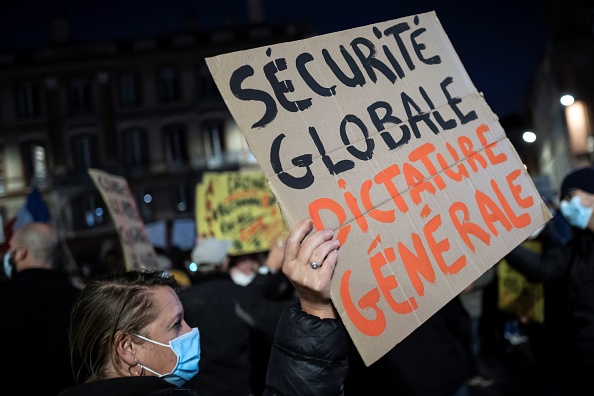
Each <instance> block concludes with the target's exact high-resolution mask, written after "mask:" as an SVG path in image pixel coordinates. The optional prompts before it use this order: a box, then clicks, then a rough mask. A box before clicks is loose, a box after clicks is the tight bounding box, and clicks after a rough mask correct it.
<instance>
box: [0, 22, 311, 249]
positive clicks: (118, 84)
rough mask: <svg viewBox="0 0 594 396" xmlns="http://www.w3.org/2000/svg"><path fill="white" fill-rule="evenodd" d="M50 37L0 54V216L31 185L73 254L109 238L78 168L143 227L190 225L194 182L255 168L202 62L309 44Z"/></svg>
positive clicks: (225, 31) (195, 33) (290, 29)
mask: <svg viewBox="0 0 594 396" xmlns="http://www.w3.org/2000/svg"><path fill="white" fill-rule="evenodd" d="M52 29H53V31H52V32H53V33H52V45H51V46H48V47H47V48H39V49H36V50H29V51H21V52H14V53H7V54H2V55H0V214H1V215H2V219H3V222H4V223H6V222H7V221H9V220H10V219H11V218H13V217H14V216H15V214H16V212H17V210H18V209H19V208H20V207H21V206H22V205H23V203H24V200H25V198H26V196H27V194H28V193H29V191H30V190H31V188H32V186H37V188H38V189H39V190H40V191H41V192H42V195H43V197H44V199H45V201H46V202H47V203H48V206H49V209H50V212H51V214H52V219H53V221H54V223H55V224H56V226H57V227H58V229H59V232H60V235H61V236H62V237H63V238H64V240H66V241H68V242H69V244H71V245H72V244H74V245H76V243H77V242H80V243H82V245H85V246H86V245H88V243H86V244H85V243H83V241H85V240H86V241H87V242H89V241H90V242H91V243H93V242H96V241H97V237H101V236H105V235H114V233H115V230H114V227H113V223H112V222H111V219H110V216H109V214H108V210H107V208H106V206H105V204H104V203H103V201H102V199H101V197H100V195H99V192H98V190H97V189H96V188H95V186H94V184H93V182H92V180H91V178H90V177H89V175H88V173H87V170H88V169H89V168H97V169H101V170H104V171H106V172H109V173H112V174H117V175H120V176H123V177H125V178H126V179H127V180H128V183H129V185H130V189H131V191H132V192H133V195H134V197H135V200H136V203H137V205H138V209H139V212H140V215H141V217H142V218H143V220H144V222H145V224H147V223H151V222H154V221H160V220H164V221H166V222H168V224H171V222H174V221H175V220H177V219H188V218H194V206H195V204H194V199H195V194H194V190H195V186H196V184H197V183H198V182H199V181H200V179H201V175H202V173H203V172H204V171H213V170H215V171H217V170H233V169H240V168H245V167H254V166H256V167H257V164H256V162H255V160H254V158H253V156H252V155H251V152H250V150H249V147H247V144H246V142H245V140H244V138H243V136H242V134H241V133H240V131H239V130H238V128H237V126H236V124H235V122H234V121H233V119H232V117H231V115H230V113H229V111H228V110H227V107H226V105H225V103H224V102H223V100H222V98H221V96H220V94H219V92H218V89H217V88H216V86H215V84H214V81H213V79H212V77H211V75H210V72H209V70H208V68H207V66H206V63H205V58H207V57H210V56H215V55H217V54H220V53H228V52H233V51H237V50H241V49H247V48H255V47H260V46H265V45H270V44H274V43H278V42H286V41H292V40H297V39H302V38H305V37H308V36H311V35H313V34H315V31H314V29H313V28H312V26H311V25H309V24H299V23H297V24H290V25H282V26H273V25H269V24H266V23H252V24H249V25H246V26H227V27H224V28H221V29H217V30H212V31H200V30H197V29H188V30H186V31H183V32H180V33H179V34H176V35H171V36H165V37H147V38H143V39H135V40H121V41H113V42H101V43H84V44H75V43H72V42H70V40H69V39H68V21H67V20H56V21H54V25H53V26H52ZM74 250H76V248H74Z"/></svg>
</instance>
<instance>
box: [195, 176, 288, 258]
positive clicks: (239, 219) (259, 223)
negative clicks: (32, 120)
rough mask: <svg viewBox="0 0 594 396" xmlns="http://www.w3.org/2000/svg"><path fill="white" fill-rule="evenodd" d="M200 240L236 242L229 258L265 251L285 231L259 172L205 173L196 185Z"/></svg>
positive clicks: (272, 198) (281, 219)
mask: <svg viewBox="0 0 594 396" xmlns="http://www.w3.org/2000/svg"><path fill="white" fill-rule="evenodd" d="M196 227H197V232H198V235H199V237H201V238H205V237H214V238H218V239H227V240H230V241H232V242H233V244H232V246H231V248H230V249H229V254H230V255H239V254H247V253H257V252H263V251H266V250H269V249H270V243H271V241H272V240H273V239H274V237H276V236H277V235H279V234H281V233H283V232H285V231H286V226H285V221H284V219H283V217H282V215H281V213H280V209H279V207H278V204H277V202H276V198H275V197H274V195H273V194H272V192H271V191H270V188H269V187H268V182H267V180H266V177H265V176H264V173H262V172H260V171H228V172H206V173H204V175H203V176H202V181H201V183H199V184H197V185H196Z"/></svg>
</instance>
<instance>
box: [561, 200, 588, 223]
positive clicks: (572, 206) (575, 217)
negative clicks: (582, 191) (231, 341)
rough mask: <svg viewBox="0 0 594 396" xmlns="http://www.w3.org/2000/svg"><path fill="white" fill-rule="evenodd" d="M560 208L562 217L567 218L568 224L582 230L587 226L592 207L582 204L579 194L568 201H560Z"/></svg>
mask: <svg viewBox="0 0 594 396" xmlns="http://www.w3.org/2000/svg"><path fill="white" fill-rule="evenodd" d="M560 208H561V213H562V214H563V217H565V219H567V221H568V222H569V224H571V225H572V226H574V227H577V228H580V229H582V230H585V229H586V228H588V223H589V222H590V218H592V212H593V211H594V208H588V207H585V206H584V205H582V203H581V202H580V197H579V196H577V195H576V196H575V197H573V198H571V200H569V201H561V205H560Z"/></svg>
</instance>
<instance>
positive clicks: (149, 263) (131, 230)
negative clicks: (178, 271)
mask: <svg viewBox="0 0 594 396" xmlns="http://www.w3.org/2000/svg"><path fill="white" fill-rule="evenodd" d="M87 172H88V173H89V176H91V179H93V182H94V183H95V186H96V187H97V189H98V190H99V192H100V193H101V197H102V198H103V201H104V202H105V205H107V208H108V210H109V214H110V215H111V218H112V219H113V222H114V225H115V227H116V230H117V233H118V237H119V240H120V244H121V245H122V252H123V254H124V262H125V264H126V270H128V271H132V270H140V269H151V270H154V269H157V268H159V263H158V262H157V254H156V253H155V248H154V247H153V244H152V242H151V240H150V238H149V236H148V234H147V232H146V229H145V226H144V222H143V221H142V218H141V217H140V215H139V214H138V207H137V206H136V201H134V197H133V196H132V192H131V191H130V187H129V186H128V181H127V180H126V179H125V178H124V177H121V176H116V175H112V174H109V173H107V172H104V171H102V170H99V169H92V168H89V169H88V170H87Z"/></svg>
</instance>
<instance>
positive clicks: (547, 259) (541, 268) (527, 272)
mask: <svg viewBox="0 0 594 396" xmlns="http://www.w3.org/2000/svg"><path fill="white" fill-rule="evenodd" d="M539 239H540V240H541V246H542V251H541V252H540V253H536V252H533V251H531V250H529V249H526V248H525V247H523V246H522V245H519V246H518V247H516V248H515V249H513V250H512V251H511V252H509V253H508V255H507V256H506V257H505V259H506V260H507V262H508V264H509V265H511V266H512V267H513V268H515V269H516V270H518V271H519V272H520V273H521V274H522V275H524V276H525V277H526V278H527V279H528V280H529V281H531V282H543V283H547V282H549V281H551V280H553V279H556V278H558V277H559V276H561V275H562V274H563V273H564V272H565V271H566V269H567V267H568V266H569V257H568V250H567V248H566V247H565V245H564V244H563V242H562V240H561V238H559V237H558V236H557V235H556V233H555V231H554V229H553V227H552V226H551V225H550V223H549V224H547V226H546V227H545V229H544V230H543V231H542V233H541V235H540V236H539Z"/></svg>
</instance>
